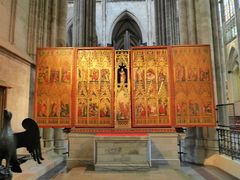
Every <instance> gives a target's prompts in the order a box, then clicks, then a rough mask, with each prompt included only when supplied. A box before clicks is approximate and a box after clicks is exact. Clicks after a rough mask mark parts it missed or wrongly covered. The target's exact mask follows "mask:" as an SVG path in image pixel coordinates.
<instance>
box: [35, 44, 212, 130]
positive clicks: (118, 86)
mask: <svg viewBox="0 0 240 180" xmlns="http://www.w3.org/2000/svg"><path fill="white" fill-rule="evenodd" d="M211 64H212V62H211V51H210V46H208V45H196V46H168V47H157V46H156V47H135V48H133V49H132V50H130V51H125V50H121V51H114V49H113V48H101V47H99V48H42V49H38V50H37V61H36V78H35V94H34V98H35V101H34V119H35V120H36V121H37V122H38V125H39V126H40V127H76V128H75V129H78V130H79V132H100V131H101V132H105V131H108V130H110V131H111V132H112V131H117V132H120V131H121V132H125V131H132V132H133V131H134V132H138V130H139V131H141V132H142V131H144V132H156V131H161V127H190V126H196V127H202V126H215V125H216V115H215V108H214V107H215V102H214V90H213V76H212V67H211ZM101 128H102V129H103V130H101ZM165 129H166V128H165ZM170 130H171V128H170Z"/></svg>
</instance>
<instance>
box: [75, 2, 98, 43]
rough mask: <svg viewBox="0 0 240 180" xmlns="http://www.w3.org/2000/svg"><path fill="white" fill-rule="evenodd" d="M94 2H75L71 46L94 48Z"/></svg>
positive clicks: (95, 39) (95, 37) (95, 41)
mask: <svg viewBox="0 0 240 180" xmlns="http://www.w3.org/2000/svg"><path fill="white" fill-rule="evenodd" d="M95 16H96V0H75V1H74V18H73V45H74V46H96V45H97V35H96V17H95Z"/></svg>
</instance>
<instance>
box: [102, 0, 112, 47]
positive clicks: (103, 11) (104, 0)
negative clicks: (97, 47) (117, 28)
mask: <svg viewBox="0 0 240 180" xmlns="http://www.w3.org/2000/svg"><path fill="white" fill-rule="evenodd" d="M106 15H107V3H106V0H102V42H103V44H102V45H103V46H107V40H106V36H107V34H106ZM109 36H111V35H110V34H109Z"/></svg>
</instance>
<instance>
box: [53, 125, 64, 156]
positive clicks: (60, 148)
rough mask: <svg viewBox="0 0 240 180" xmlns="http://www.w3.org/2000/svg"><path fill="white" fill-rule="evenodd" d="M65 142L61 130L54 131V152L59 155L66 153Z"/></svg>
mask: <svg viewBox="0 0 240 180" xmlns="http://www.w3.org/2000/svg"><path fill="white" fill-rule="evenodd" d="M65 140H66V137H65V134H64V133H63V130H62V129H60V128H56V129H54V152H56V153H58V154H60V155H62V154H63V153H65V152H66V146H65Z"/></svg>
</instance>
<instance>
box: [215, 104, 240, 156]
mask: <svg viewBox="0 0 240 180" xmlns="http://www.w3.org/2000/svg"><path fill="white" fill-rule="evenodd" d="M236 105H237V104H234V103H230V104H220V105H217V120H218V121H217V124H218V128H217V134H218V147H219V154H225V155H227V156H230V157H231V158H232V159H238V160H240V116H239V107H238V106H236Z"/></svg>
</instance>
